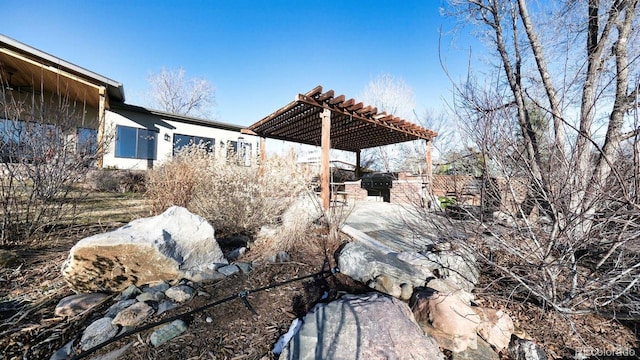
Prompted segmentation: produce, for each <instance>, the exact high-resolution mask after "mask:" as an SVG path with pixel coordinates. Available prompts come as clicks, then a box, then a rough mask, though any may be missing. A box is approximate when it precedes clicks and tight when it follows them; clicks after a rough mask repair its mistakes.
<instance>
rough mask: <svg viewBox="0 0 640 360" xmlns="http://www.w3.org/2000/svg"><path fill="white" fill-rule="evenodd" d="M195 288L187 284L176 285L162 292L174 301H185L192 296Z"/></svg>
mask: <svg viewBox="0 0 640 360" xmlns="http://www.w3.org/2000/svg"><path fill="white" fill-rule="evenodd" d="M194 293H195V290H194V289H193V288H192V287H189V286H187V285H178V286H174V287H171V288H169V289H167V291H165V292H164V294H165V295H166V296H167V297H168V298H169V299H171V300H173V301H176V302H179V303H180V302H185V301H187V300H189V299H191V298H192V297H193V295H194Z"/></svg>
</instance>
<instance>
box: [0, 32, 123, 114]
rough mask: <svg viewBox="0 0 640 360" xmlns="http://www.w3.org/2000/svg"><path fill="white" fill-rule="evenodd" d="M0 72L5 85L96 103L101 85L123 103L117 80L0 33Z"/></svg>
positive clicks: (111, 95)
mask: <svg viewBox="0 0 640 360" xmlns="http://www.w3.org/2000/svg"><path fill="white" fill-rule="evenodd" d="M0 71H1V73H0V75H1V76H2V79H3V80H2V81H3V82H5V83H6V82H8V80H9V78H10V79H11V84H9V86H11V87H13V88H18V89H19V90H23V91H27V92H32V91H35V92H40V91H41V90H45V91H48V92H52V93H64V94H65V95H68V96H71V97H72V98H73V99H75V100H86V101H87V103H89V104H91V105H94V106H97V101H98V100H97V96H95V94H97V91H99V90H100V88H104V89H105V91H106V93H107V94H108V96H109V99H110V101H115V102H124V100H125V96H124V87H123V85H122V84H121V83H119V82H117V81H114V80H112V79H109V78H107V77H105V76H102V75H100V74H97V73H95V72H92V71H90V70H87V69H85V68H82V67H80V66H78V65H75V64H72V63H70V62H68V61H65V60H63V59H60V58H58V57H56V56H53V55H51V54H48V53H46V52H43V51H40V50H38V49H35V48H33V47H31V46H29V45H26V44H23V43H21V42H19V41H17V40H14V39H12V38H10V37H7V36H4V35H1V34H0Z"/></svg>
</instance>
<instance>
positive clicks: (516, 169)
mask: <svg viewBox="0 0 640 360" xmlns="http://www.w3.org/2000/svg"><path fill="white" fill-rule="evenodd" d="M451 4H452V9H453V11H454V13H455V14H456V16H459V17H461V18H462V20H463V21H465V22H467V23H472V24H473V25H474V29H476V30H477V33H478V34H479V35H481V36H482V38H483V39H485V40H487V43H488V44H489V48H490V49H491V50H493V51H494V54H495V57H494V59H495V61H496V63H495V64H494V65H496V72H495V74H496V75H495V78H494V79H490V80H489V81H487V82H486V83H480V82H479V81H478V80H477V79H475V78H474V77H473V76H470V77H469V78H468V79H467V81H466V82H465V83H463V84H459V85H456V93H457V100H456V110H457V111H458V113H459V116H461V117H463V118H464V119H466V123H467V124H468V125H467V130H468V131H467V133H468V134H469V136H470V137H471V138H472V140H473V142H475V144H476V146H477V148H478V150H479V152H480V153H481V154H482V156H483V161H482V163H483V164H485V166H486V168H485V169H484V171H485V179H486V180H489V179H491V178H492V179H493V180H494V183H497V184H498V185H497V187H496V190H495V191H494V194H493V195H500V196H499V197H500V199H499V202H500V203H501V206H502V209H503V212H502V214H501V217H503V220H505V219H508V220H509V221H508V224H509V228H510V229H513V231H507V232H505V231H490V232H486V233H489V234H492V235H491V237H490V239H488V240H487V241H488V243H489V244H490V246H489V248H490V249H491V250H487V247H486V246H487V244H484V245H483V246H484V248H483V249H481V250H480V251H479V252H478V253H479V254H481V255H485V256H484V257H483V259H484V261H485V262H486V263H487V264H489V265H491V266H492V268H493V269H494V270H497V271H498V272H499V273H500V274H501V276H505V278H506V279H509V281H511V282H512V284H513V285H514V286H515V289H516V290H513V292H519V291H521V292H523V293H525V294H526V296H531V295H532V296H534V297H535V298H536V299H538V300H539V301H541V302H542V303H544V304H546V305H548V306H550V307H552V308H554V309H556V310H558V311H563V312H590V311H603V310H608V311H611V310H612V309H615V310H621V309H622V310H624V311H628V312H632V311H639V310H640V288H639V287H638V281H639V279H640V277H639V276H640V227H638V226H637V223H638V220H639V219H640V203H639V202H638V199H639V197H638V190H639V189H638V187H637V184H638V173H639V171H638V168H639V166H640V162H639V156H638V151H637V148H638V146H637V143H638V142H637V139H638V136H639V134H638V130H637V129H639V128H638V123H637V120H634V119H637V111H638V93H639V91H640V81H639V79H640V70H639V68H640V67H639V66H638V62H640V45H638V44H640V42H639V41H638V40H639V39H638V37H639V35H640V30H639V29H640V27H639V25H640V24H639V21H638V0H602V1H600V0H586V1H566V2H565V3H564V4H561V6H560V7H558V8H555V7H553V5H554V3H553V2H551V3H543V2H536V3H535V7H533V6H532V5H530V4H528V3H527V1H526V0H460V1H458V0H456V1H451ZM531 9H535V10H536V12H535V15H536V16H535V17H534V16H532V12H531V11H530V10H531ZM554 30H555V31H554ZM633 149H635V150H633ZM504 217H506V218H504ZM483 226H484V227H486V226H493V225H487V224H484V225H483ZM496 254H502V255H503V256H497V255H496ZM512 289H513V288H512Z"/></svg>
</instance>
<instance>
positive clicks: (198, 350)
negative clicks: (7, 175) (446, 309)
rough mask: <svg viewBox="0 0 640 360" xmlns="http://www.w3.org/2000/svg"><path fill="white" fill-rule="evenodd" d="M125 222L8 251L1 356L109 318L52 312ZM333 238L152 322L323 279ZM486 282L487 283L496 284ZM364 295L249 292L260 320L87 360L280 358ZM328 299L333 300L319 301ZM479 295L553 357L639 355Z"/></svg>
mask: <svg viewBox="0 0 640 360" xmlns="http://www.w3.org/2000/svg"><path fill="white" fill-rule="evenodd" d="M141 211H142V212H141V213H144V210H141ZM131 215H132V216H136V214H131ZM139 215H140V214H138V216H139ZM145 216H146V215H145ZM125 220H126V219H125V218H121V219H119V221H116V222H111V223H108V222H107V221H103V222H102V224H103V225H101V226H98V227H96V226H85V227H81V228H78V229H76V230H75V232H74V233H71V234H66V235H65V236H63V237H57V238H55V237H54V238H51V239H49V240H47V241H42V242H39V243H32V244H30V245H29V246H22V247H16V246H8V247H4V250H12V251H15V252H17V253H18V260H17V262H16V263H14V264H12V265H11V266H8V267H5V268H2V269H0V359H49V358H50V356H51V354H52V353H53V352H54V351H55V350H57V349H59V348H60V347H62V346H63V345H64V344H65V343H67V342H69V341H70V340H72V339H76V340H78V339H79V336H80V334H81V331H82V329H84V328H85V327H86V326H88V325H89V324H90V323H91V322H92V321H93V320H96V319H97V318H99V317H101V314H102V313H103V311H104V309H103V310H102V311H99V310H98V311H94V312H90V313H87V314H81V315H78V316H76V317H74V318H71V319H65V318H58V317H55V316H54V313H53V310H54V308H55V306H56V304H57V303H58V301H59V300H60V299H62V298H63V297H65V296H67V295H71V294H72V293H73V292H72V291H71V290H70V288H69V287H68V286H67V285H66V283H65V282H64V280H63V279H62V276H61V275H60V266H61V264H62V262H63V261H64V259H65V258H66V256H67V253H68V250H69V249H70V248H71V246H73V244H75V242H77V241H78V240H79V239H81V238H83V237H85V236H89V235H92V234H93V233H96V232H99V231H105V230H108V229H109V228H112V227H115V226H119V225H122V224H123V223H124V222H123V221H125ZM107 223H108V225H105V224H107ZM325 239H326V233H325V232H324V231H322V230H318V229H317V230H315V231H312V232H310V233H309V234H308V239H307V240H306V243H305V244H301V245H302V246H299V247H297V248H295V249H293V250H292V251H291V252H290V255H291V260H290V261H289V262H286V263H282V264H268V263H266V262H264V261H259V256H258V253H259V249H251V250H250V251H249V252H248V253H247V254H246V256H247V257H248V258H249V259H252V260H256V263H255V265H254V269H253V271H252V272H251V273H249V274H246V275H245V274H237V275H234V276H231V277H229V278H227V279H225V280H223V281H220V282H217V283H210V284H200V285H199V288H198V290H199V291H200V295H198V296H196V297H195V298H194V299H193V300H192V301H190V302H189V303H187V304H186V305H184V306H181V307H178V308H176V309H173V310H171V311H169V312H166V313H163V314H162V315H160V316H154V317H152V318H151V319H150V320H149V322H156V321H159V320H162V319H166V318H168V317H172V316H176V315H179V314H184V313H186V312H188V311H191V310H193V309H197V308H200V307H203V306H206V305H207V304H210V303H212V302H215V301H218V300H220V299H224V298H226V297H229V296H237V295H238V294H239V293H240V292H242V291H247V290H252V289H256V288H260V287H264V286H268V285H270V284H274V283H279V282H282V281H285V280H289V279H293V278H296V277H301V276H306V275H309V274H314V273H317V272H319V271H321V270H322V269H328V265H327V264H326V261H329V265H330V266H335V264H334V263H333V256H332V255H333V253H334V252H335V250H336V249H337V247H338V246H339V245H340V242H341V241H345V240H346V239H345V238H343V239H339V240H338V241H336V242H334V243H332V244H327V243H326V242H325ZM324 249H326V250H327V251H324ZM0 250H1V249H0ZM325 253H326V254H327V255H328V256H325ZM483 281H484V282H485V283H486V282H490V281H491V279H484V280H483ZM364 291H367V288H365V287H363V286H362V285H361V284H356V283H354V282H353V281H351V280H349V279H347V278H345V277H344V276H343V275H341V274H337V275H335V276H333V275H326V276H316V277H312V278H308V279H305V280H303V281H296V282H291V283H288V284H286V285H283V286H279V287H275V288H272V289H268V290H264V291H260V292H256V293H251V294H249V295H248V296H247V301H248V303H249V304H250V307H251V308H252V309H253V310H254V311H255V313H253V312H252V311H251V309H249V308H248V307H247V306H246V305H245V304H244V303H243V301H242V299H240V298H235V299H233V300H231V301H228V302H225V303H223V304H220V305H217V306H213V307H209V308H206V309H204V310H202V311H199V312H196V313H194V314H192V315H190V316H186V317H184V320H185V321H186V322H187V323H188V324H189V326H188V329H187V331H186V332H185V333H183V334H182V335H181V336H179V337H177V338H175V339H173V340H171V341H169V342H168V343H166V344H164V345H161V346H159V347H157V348H155V347H153V346H152V345H151V344H150V342H149V336H150V334H151V332H152V330H153V329H149V330H145V331H142V332H140V333H137V334H133V335H131V336H128V337H126V338H123V339H121V340H118V341H116V342H114V343H112V344H109V345H108V346H106V347H105V348H103V349H100V350H99V351H97V352H96V353H93V354H89V355H88V356H86V357H85V358H86V359H94V358H95V357H96V356H99V355H104V354H106V353H108V352H110V351H114V350H117V349H121V348H123V347H125V346H129V348H128V350H127V351H126V353H125V355H124V356H122V357H120V359H274V358H276V356H274V355H273V354H272V353H271V350H272V348H273V345H274V343H275V342H276V341H277V339H278V337H279V336H280V335H282V334H283V333H285V332H286V331H287V329H288V327H289V325H290V323H291V321H292V320H293V319H294V318H296V317H300V316H303V315H304V314H305V313H306V312H307V311H308V310H309V309H311V308H312V307H313V306H314V305H315V304H316V303H317V302H319V301H330V300H332V299H334V298H335V297H336V296H338V295H339V294H341V293H344V292H364ZM325 294H326V295H328V298H326V299H324V300H321V298H322V297H323V295H325ZM476 296H477V298H478V303H479V305H481V306H486V307H491V308H494V309H505V310H506V312H507V313H508V314H510V315H511V317H512V318H513V319H514V322H515V323H516V326H517V328H518V330H517V331H518V335H519V336H526V337H529V338H531V339H533V340H535V341H536V342H538V343H540V344H541V345H542V346H543V347H544V348H545V349H546V350H547V352H548V354H549V355H550V357H552V358H572V356H573V350H572V349H575V348H577V347H583V348H585V347H588V348H591V349H616V348H635V349H636V353H637V354H638V353H640V351H638V349H637V347H638V342H637V334H638V331H637V330H638V329H637V328H636V325H637V324H633V323H626V324H620V323H618V322H616V321H613V320H607V319H603V318H598V317H595V316H581V317H566V316H562V315H559V314H557V313H554V312H546V311H543V310H542V309H540V308H539V307H537V306H535V305H531V304H528V303H521V302H512V301H509V300H508V299H503V298H500V297H496V296H493V295H492V294H490V293H483V292H481V291H478V293H477V294H476ZM109 304H110V303H109ZM106 306H108V304H107V305H105V307H106ZM77 354H79V351H77V352H76V355H77ZM502 355H503V356H502V358H503V359H506V358H508V357H507V355H506V354H504V353H503V354H502ZM601 358H602V357H601ZM607 359H611V357H609V358H607Z"/></svg>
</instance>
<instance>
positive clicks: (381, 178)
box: [360, 173, 395, 202]
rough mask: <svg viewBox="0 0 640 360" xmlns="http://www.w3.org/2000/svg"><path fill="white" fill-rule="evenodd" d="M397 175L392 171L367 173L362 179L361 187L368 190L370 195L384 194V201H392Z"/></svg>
mask: <svg viewBox="0 0 640 360" xmlns="http://www.w3.org/2000/svg"><path fill="white" fill-rule="evenodd" d="M393 179H395V176H393V174H391V173H373V174H365V175H363V176H362V179H361V180H360V187H361V188H363V189H365V190H367V193H368V195H372V196H382V200H383V201H384V202H390V200H391V191H390V189H391V188H392V187H393Z"/></svg>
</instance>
